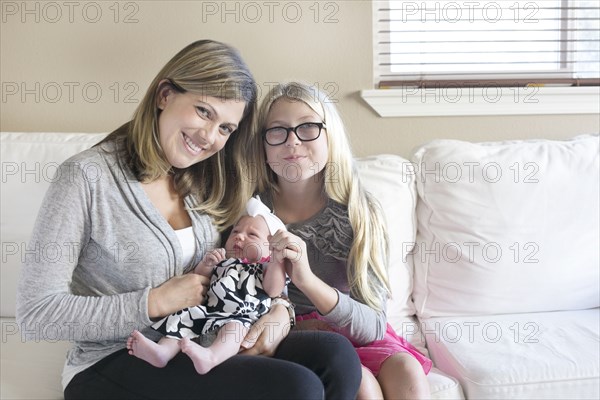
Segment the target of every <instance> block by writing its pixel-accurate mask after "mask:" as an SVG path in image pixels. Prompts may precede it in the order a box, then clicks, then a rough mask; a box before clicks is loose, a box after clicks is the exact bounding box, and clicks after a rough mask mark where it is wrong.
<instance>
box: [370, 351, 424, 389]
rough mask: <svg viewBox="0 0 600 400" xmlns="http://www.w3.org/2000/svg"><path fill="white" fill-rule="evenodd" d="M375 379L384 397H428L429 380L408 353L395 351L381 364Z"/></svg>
mask: <svg viewBox="0 0 600 400" xmlns="http://www.w3.org/2000/svg"><path fill="white" fill-rule="evenodd" d="M377 380H378V381H379V384H380V385H381V389H382V390H383V396H384V398H386V399H395V398H399V399H429V398H431V395H430V392H429V382H428V381H427V375H425V372H423V367H422V366H421V364H420V363H419V362H418V361H417V359H416V358H414V357H413V356H411V355H410V354H409V353H396V354H394V355H392V356H390V357H388V359H387V360H385V361H384V362H383V364H382V365H381V370H380V371H379V375H378V376H377Z"/></svg>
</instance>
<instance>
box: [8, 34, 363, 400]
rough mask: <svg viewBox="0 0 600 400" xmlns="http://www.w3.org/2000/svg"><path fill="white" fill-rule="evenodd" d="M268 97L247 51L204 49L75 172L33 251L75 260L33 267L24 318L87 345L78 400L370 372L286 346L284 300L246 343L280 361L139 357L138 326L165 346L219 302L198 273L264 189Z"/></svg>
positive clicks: (191, 50)
mask: <svg viewBox="0 0 600 400" xmlns="http://www.w3.org/2000/svg"><path fill="white" fill-rule="evenodd" d="M256 92H257V90H256V84H255V82H254V79H253V77H252V75H251V74H250V72H249V70H248V68H247V66H246V65H245V63H244V62H243V60H242V59H241V57H240V56H239V54H238V53H237V52H236V51H235V50H234V49H232V48H230V47H229V46H227V45H224V44H222V43H218V42H213V41H209V40H204V41H198V42H194V43H192V44H190V45H189V46H187V47H185V48H184V49H183V50H181V51H180V52H179V53H178V54H176V55H175V56H174V57H173V58H172V59H171V60H170V61H169V62H168V63H167V64H166V65H165V66H164V67H163V69H162V70H161V71H160V72H159V73H158V75H157V76H156V77H155V79H154V80H153V82H152V83H151V85H150V87H149V89H148V91H147V93H146V95H145V97H144V99H143V100H142V102H141V103H140V105H139V107H138V108H137V110H136V112H135V114H134V116H133V119H132V121H130V122H128V123H126V124H125V125H123V126H121V127H120V128H118V129H117V130H116V131H114V132H113V133H111V134H110V135H109V136H108V137H107V138H106V139H105V140H104V141H103V142H101V143H100V144H98V145H97V146H95V147H93V148H92V149H89V150H87V151H84V152H82V153H80V154H78V155H76V156H74V157H72V158H71V159H69V160H67V161H66V162H65V163H64V164H62V165H61V167H60V169H59V171H58V175H57V178H56V179H55V181H54V182H53V183H52V185H51V187H50V188H49V190H48V193H47V194H46V197H45V199H44V202H43V204H42V206H41V208H40V212H39V215H38V219H37V222H36V225H35V228H34V232H33V236H32V239H31V243H30V246H31V248H36V249H48V248H55V246H61V247H62V248H64V249H65V250H63V251H62V252H60V254H58V256H56V257H52V258H49V257H31V258H29V259H28V260H27V262H26V263H25V265H24V267H23V272H22V277H21V281H20V284H19V289H18V300H17V303H18V304H17V318H18V320H19V322H20V323H21V324H22V325H21V326H22V327H23V329H39V330H40V332H41V333H43V332H44V330H45V329H47V327H48V326H51V327H53V329H54V331H53V332H55V331H56V330H58V331H59V332H60V334H61V338H62V339H64V340H72V341H75V343H74V346H73V347H72V349H71V350H70V351H69V353H68V356H67V360H66V363H65V368H64V371H63V387H64V388H65V390H64V395H65V398H66V399H67V400H68V399H73V398H77V399H86V398H128V399H131V398H161V399H166V398H182V399H183V398H211V399H212V398H242V397H243V398H283V397H297V398H303V397H306V398H321V397H322V395H323V391H325V392H326V393H327V394H331V396H336V397H340V398H342V397H345V398H350V397H353V396H354V394H355V392H356V390H357V387H358V382H359V380H360V376H359V373H360V369H359V366H358V365H359V364H358V360H356V359H355V358H354V357H355V356H354V354H352V350H351V346H350V345H349V343H347V342H344V341H343V340H339V338H338V337H332V336H326V337H317V336H314V335H312V336H309V335H297V334H294V335H289V336H288V337H285V335H286V333H287V331H286V330H285V327H286V326H287V321H288V320H289V315H288V310H286V308H285V307H284V306H283V305H281V304H279V305H275V306H273V308H272V309H271V311H270V312H269V313H268V314H267V315H265V316H263V317H262V318H261V320H259V321H258V322H257V323H256V324H255V325H254V326H253V328H252V330H251V332H250V333H249V335H253V336H251V337H250V338H248V337H247V339H246V341H245V342H244V343H243V345H245V347H246V348H248V350H247V352H248V353H253V354H264V355H274V358H267V357H249V356H235V357H232V358H230V359H229V360H227V361H226V362H224V363H223V364H221V365H220V366H219V367H217V368H215V369H214V370H212V371H211V372H210V373H209V374H206V375H202V376H200V375H198V374H197V373H196V371H195V369H194V366H193V365H192V363H191V360H190V359H189V358H188V357H187V356H185V355H181V353H180V354H179V355H178V356H176V357H175V358H174V359H173V360H171V362H170V363H169V365H168V366H166V367H165V368H162V369H160V368H155V367H153V366H151V365H149V364H148V363H146V362H145V361H143V360H140V359H138V358H137V357H134V356H131V355H129V354H128V353H127V350H126V348H125V343H126V340H127V337H128V336H129V335H130V334H131V332H133V331H134V330H138V331H140V332H143V333H144V335H146V336H147V337H149V338H152V339H154V340H158V339H159V338H160V335H159V334H158V333H157V332H153V331H152V330H151V329H150V326H151V325H152V324H153V321H156V320H159V319H161V318H163V317H165V316H167V315H170V314H171V313H173V312H176V311H177V310H180V309H183V308H186V307H190V306H193V305H196V304H200V303H202V301H203V299H204V298H205V295H206V285H207V284H208V278H206V277H204V276H202V275H198V274H193V273H186V272H190V271H191V270H193V267H194V266H195V265H196V264H197V263H198V262H199V261H200V260H201V259H202V257H203V256H204V254H205V253H206V252H207V251H209V250H211V249H212V248H214V247H215V245H217V243H218V240H219V233H218V232H219V230H221V229H222V228H223V227H226V226H228V225H231V224H232V223H233V222H234V220H235V218H237V216H238V215H239V214H240V213H241V211H242V210H243V207H244V205H245V202H246V200H247V199H248V198H249V197H250V195H251V193H252V189H253V187H252V183H251V182H249V181H248V180H247V179H243V177H244V176H247V175H246V174H245V171H244V166H245V165H248V163H247V159H246V157H245V156H244V154H245V150H246V148H247V146H248V145H249V144H250V143H251V142H252V139H253V134H252V127H253V126H252V125H253V120H254V115H255V110H256ZM53 246H54V247H53ZM265 327H268V328H269V329H266V328H265ZM257 337H258V341H259V343H260V346H258V345H255V346H251V343H253V342H255V341H257ZM284 338H285V339H284ZM307 353H314V354H318V356H310V357H307V356H306V354H307ZM340 355H341V356H340ZM355 362H356V364H353V363H355ZM354 365H355V368H353V366H354ZM342 366H343V367H342ZM313 371H314V372H313ZM355 372H356V373H355ZM348 374H349V376H350V378H349V380H348ZM232 377H235V378H236V380H237V384H236V385H231V380H232Z"/></svg>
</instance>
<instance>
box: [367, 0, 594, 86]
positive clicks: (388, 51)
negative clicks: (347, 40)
mask: <svg viewBox="0 0 600 400" xmlns="http://www.w3.org/2000/svg"><path fill="white" fill-rule="evenodd" d="M374 18H375V48H374V57H375V60H374V66H375V68H374V73H375V81H376V83H377V84H378V86H379V87H395V86H416V87H448V86H450V87H452V86H499V87H501V86H532V85H565V86H569V85H576V86H583V85H599V84H600V51H599V47H600V28H599V27H600V2H599V1H598V0H537V1H515V0H506V1H505V0H498V1H485V0H480V1H474V0H473V1H471V0H458V1H448V0H435V1H429V0H425V1H424V0H417V1H395V0H390V1H375V3H374Z"/></svg>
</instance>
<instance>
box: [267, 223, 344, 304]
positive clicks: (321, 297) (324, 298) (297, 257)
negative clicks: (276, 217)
mask: <svg viewBox="0 0 600 400" xmlns="http://www.w3.org/2000/svg"><path fill="white" fill-rule="evenodd" d="M269 249H270V251H271V257H273V258H274V259H275V261H277V262H284V263H285V271H286V272H287V274H288V276H289V277H290V279H291V280H292V282H293V283H294V285H296V287H297V288H298V289H300V290H301V291H302V293H304V294H305V295H306V297H308V299H309V300H310V302H311V303H313V304H314V306H315V307H316V308H317V310H318V311H319V312H320V313H321V314H323V315H327V314H329V313H330V312H331V310H333V308H334V307H335V306H336V304H337V303H338V292H337V291H336V290H335V289H334V288H333V287H331V286H329V285H328V284H327V283H325V282H323V281H322V280H321V279H319V277H317V276H316V275H315V274H314V273H313V272H312V270H311V269H310V265H309V263H308V256H307V254H306V243H304V241H303V240H302V239H300V238H299V237H298V236H296V235H294V234H293V233H290V232H288V231H284V230H278V231H277V232H275V234H274V235H273V236H272V237H271V238H270V239H269Z"/></svg>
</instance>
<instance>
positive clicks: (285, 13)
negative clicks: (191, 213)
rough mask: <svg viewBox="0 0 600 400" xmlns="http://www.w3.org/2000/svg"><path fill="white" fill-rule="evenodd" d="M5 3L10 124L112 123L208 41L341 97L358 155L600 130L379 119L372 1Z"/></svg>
mask: <svg viewBox="0 0 600 400" xmlns="http://www.w3.org/2000/svg"><path fill="white" fill-rule="evenodd" d="M0 3H1V9H2V21H1V24H2V25H1V32H0V49H1V50H0V51H1V54H0V55H1V57H0V78H1V81H2V99H1V103H0V105H1V109H0V129H1V130H3V131H78V132H100V131H110V130H112V129H114V128H116V127H117V126H119V125H120V124H122V123H123V122H125V121H126V120H127V119H129V118H130V116H131V114H132V112H133V110H134V108H135V106H136V103H135V101H139V100H140V99H141V98H142V96H143V93H144V92H145V90H146V87H147V85H148V84H149V82H150V80H151V79H152V78H153V77H154V75H155V74H156V73H157V72H158V70H159V68H160V67H162V65H163V64H164V63H165V62H166V61H167V60H168V59H169V58H171V57H172V56H173V55H174V54H175V53H176V52H177V51H178V50H180V49H181V48H182V47H184V46H185V45H187V44H188V43H190V42H192V41H195V40H198V39H201V38H211V39H216V40H220V41H224V42H227V43H229V44H231V45H233V46H235V47H237V48H238V49H239V50H240V51H241V52H242V55H243V56H244V58H245V59H246V61H247V62H248V64H249V65H250V67H251V69H252V70H253V72H254V74H255V77H256V79H257V81H258V82H259V84H260V86H261V89H262V90H263V92H264V91H266V90H268V87H269V85H270V83H271V82H280V81H283V80H288V79H302V80H306V81H309V82H312V83H315V84H317V85H319V87H321V88H322V89H324V90H326V91H328V92H329V93H331V94H332V97H333V98H334V99H335V100H337V101H338V104H339V108H340V110H341V112H342V115H343V116H344V118H345V121H346V124H347V126H348V128H349V131H350V134H351V137H352V143H353V146H354V149H355V153H356V154H357V155H359V156H364V155H370V154H376V153H397V154H400V155H403V156H408V155H409V153H410V151H411V149H412V148H414V147H415V146H417V145H418V144H421V143H423V142H425V141H428V140H431V139H434V138H454V139H464V140H472V141H487V140H503V139H517V138H537V137H544V138H568V137H571V136H574V135H576V134H580V133H592V132H598V131H599V130H600V122H599V118H598V115H597V114H595V115H578V116H564V115H551V116H508V117H434V118H432V117H427V118H379V117H378V116H377V115H376V113H375V112H374V111H372V110H371V109H370V107H369V106H368V105H367V104H366V103H365V102H364V101H363V100H362V99H361V98H360V96H359V91H360V90H362V89H370V88H373V82H372V48H371V43H372V28H371V27H372V23H371V13H372V4H371V2H370V1H361V0H353V1H319V2H317V1H296V2H291V1H256V2H242V1H227V2H223V1H121V2H118V3H117V2H116V1H95V2H94V1H73V2H63V1H56V2H46V1H27V2H23V1H1V2H0ZM98 89H100V91H101V93H100V92H98ZM128 101H133V102H128Z"/></svg>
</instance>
